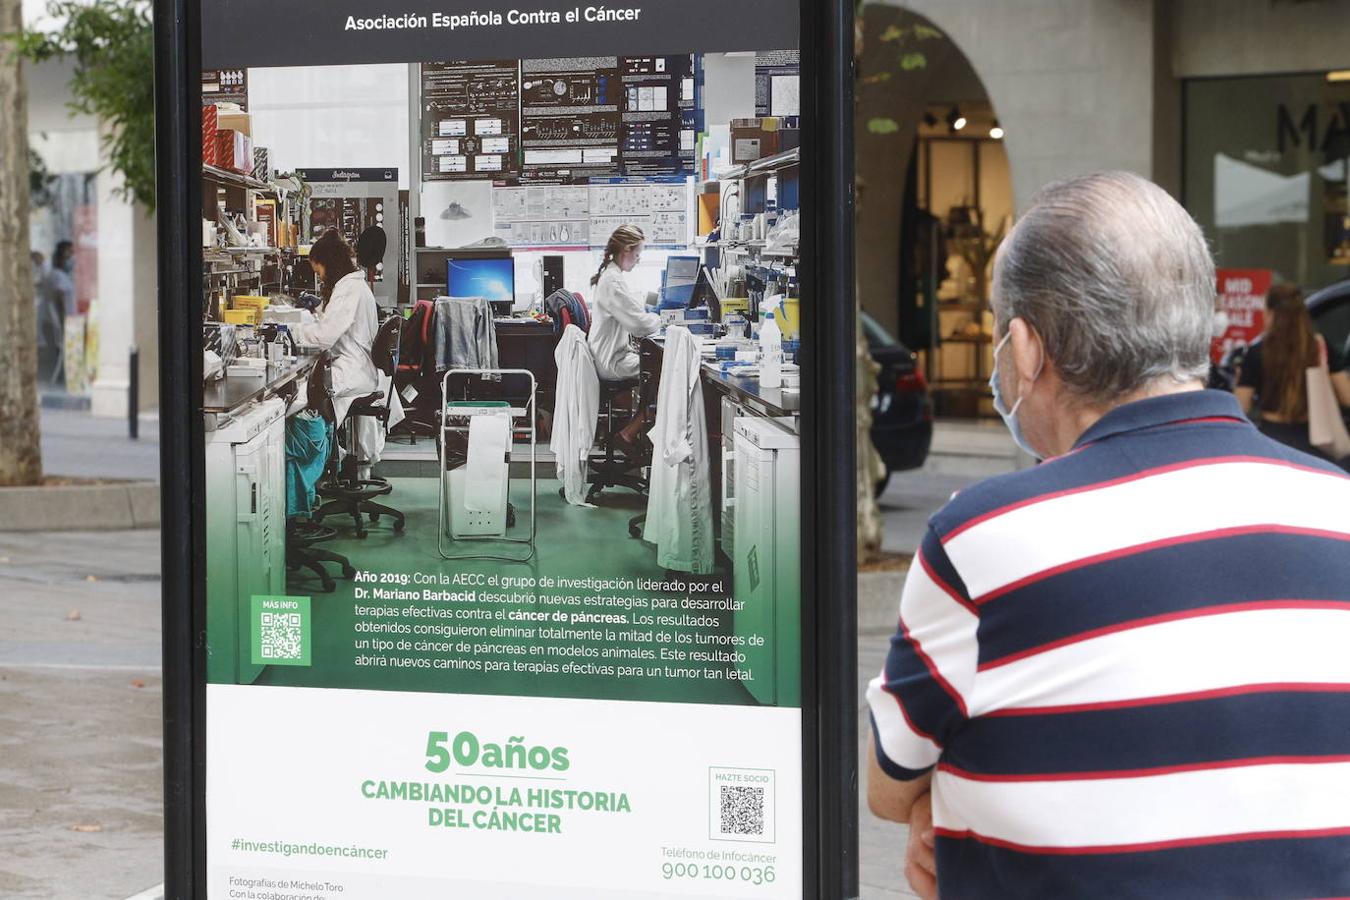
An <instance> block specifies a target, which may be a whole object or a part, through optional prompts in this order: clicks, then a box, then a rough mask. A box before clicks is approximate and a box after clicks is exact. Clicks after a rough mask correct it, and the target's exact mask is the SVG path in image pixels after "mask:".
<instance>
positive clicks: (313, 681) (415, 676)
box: [254, 466, 791, 704]
mask: <svg viewBox="0 0 1350 900" xmlns="http://www.w3.org/2000/svg"><path fill="white" fill-rule="evenodd" d="M549 468H550V470H551V468H552V467H551V466H550V467H549ZM550 474H551V473H550ZM390 482H391V483H392V484H393V487H394V489H393V492H392V493H391V494H390V495H388V496H387V497H384V498H381V500H382V502H384V503H385V504H386V505H388V506H391V507H393V508H395V509H398V510H401V511H402V512H403V513H404V514H405V515H406V516H407V522H406V528H405V530H404V532H403V533H402V534H397V533H395V532H394V530H393V528H392V524H391V523H390V522H389V521H388V520H387V519H381V521H380V522H379V523H377V524H373V525H368V528H369V533H368V536H367V537H366V538H364V539H358V538H356V537H355V535H354V531H353V527H352V523H351V520H350V519H349V518H343V517H339V516H332V517H329V518H328V519H327V520H325V523H324V524H328V525H332V526H334V527H336V528H337V529H338V531H339V536H338V537H337V538H335V539H333V540H329V541H325V542H324V543H323V544H321V546H322V547H323V548H324V549H326V550H330V551H333V552H335V553H340V554H343V555H344V556H346V557H348V559H349V560H350V561H351V564H352V565H353V566H354V567H355V568H356V569H357V570H358V571H359V572H363V573H375V574H376V575H377V576H378V575H380V574H382V573H389V574H392V575H395V576H398V575H401V574H407V575H409V576H410V577H411V576H412V575H414V574H417V575H421V576H423V577H424V578H425V577H426V576H433V577H436V578H438V577H439V576H440V575H442V574H447V575H450V576H453V575H454V574H455V573H462V574H479V573H481V574H483V575H498V576H500V577H508V576H514V577H517V578H520V577H524V578H534V579H539V578H541V577H551V578H555V579H560V578H568V579H580V578H588V577H596V578H609V579H637V578H646V579H658V580H660V579H665V578H667V577H670V578H685V579H688V578H689V576H687V575H680V574H679V573H669V576H668V573H666V572H665V571H664V570H663V569H662V568H661V567H660V566H658V565H657V562H656V549H655V548H654V547H653V546H652V545H650V544H647V543H644V542H643V541H641V540H638V539H635V538H633V537H631V536H630V535H629V521H630V519H632V518H633V517H634V516H637V515H641V514H642V513H643V512H644V511H645V509H646V502H647V501H646V499H645V498H644V497H640V496H638V495H636V494H634V493H632V492H631V491H628V490H624V489H611V490H608V491H606V492H605V493H604V494H603V495H602V496H601V498H600V500H599V502H598V504H597V506H595V507H594V508H589V507H576V506H570V505H568V504H567V503H566V502H565V501H564V500H563V499H562V498H561V497H560V496H559V493H558V486H559V483H558V481H557V480H556V479H553V478H541V479H539V481H538V490H537V497H538V523H537V535H536V539H535V548H536V554H535V556H534V558H533V559H531V560H530V561H529V562H503V561H498V560H459V561H450V560H444V559H442V558H441V556H440V553H439V551H438V546H437V515H438V513H437V497H436V479H435V477H434V476H433V477H430V478H426V477H403V478H391V479H390ZM529 496H530V488H529V480H528V478H513V479H512V481H511V486H510V500H511V502H512V503H513V504H514V506H515V508H516V511H517V521H516V525H515V527H514V528H513V529H512V530H511V532H510V534H511V536H524V535H526V534H528V531H529ZM445 550H446V552H447V553H450V554H469V553H475V552H486V553H500V554H520V555H523V554H524V553H525V552H527V549H526V546H525V545H523V544H509V543H505V542H500V541H494V542H460V541H454V540H452V539H450V538H449V537H447V538H446V539H445ZM335 568H336V567H333V566H330V571H333V570H334V569H335ZM334 574H336V572H334ZM718 574H720V575H722V576H723V579H724V580H723V585H724V589H723V591H722V592H721V594H720V596H723V597H725V596H726V595H728V594H730V584H729V581H730V573H728V572H722V573H717V574H715V575H714V576H712V578H714V579H715V578H717V577H718ZM358 586H359V587H361V588H365V589H367V590H371V589H372V588H374V587H381V586H383V587H388V585H378V584H369V583H365V582H362V583H361V584H360V585H358V584H357V583H356V582H354V581H350V580H344V579H338V581H337V585H336V589H335V590H334V591H333V592H332V593H328V594H325V593H322V592H321V591H320V586H319V584H318V580H317V579H316V578H314V577H313V576H312V575H305V574H303V573H291V575H290V579H289V582H288V591H289V593H290V594H292V595H299V596H305V595H308V596H310V597H311V610H312V612H311V615H312V618H313V631H312V647H313V664H312V665H311V666H308V667H300V666H277V665H272V666H268V667H266V668H265V669H264V670H263V671H262V674H261V675H259V676H258V678H257V679H256V681H255V682H254V683H256V684H269V685H290V686H308V687H341V688H360V689H373V690H420V691H437V692H449V693H472V694H511V695H526V696H549V697H591V698H603V699H624V700H660V701H671V702H695V703H723V704H756V703H758V702H759V701H757V700H756V699H755V698H754V697H752V696H751V693H750V692H749V691H747V690H746V688H745V687H744V686H743V684H742V683H741V682H740V681H738V680H735V678H736V676H734V675H733V677H732V678H730V679H728V678H725V677H717V678H711V677H693V678H691V677H664V674H658V672H657V667H659V666H660V665H661V663H660V662H657V661H649V662H647V663H645V664H639V665H645V666H647V667H650V672H649V673H648V674H643V675H638V676H632V675H628V676H626V677H625V676H617V675H608V674H594V675H592V674H569V675H563V674H543V675H541V674H538V673H532V672H517V671H491V672H486V671H443V670H442V671H436V670H428V669H425V668H402V667H401V668H389V667H374V666H371V665H369V664H368V663H363V664H359V665H358V661H359V660H360V658H361V656H363V655H373V654H363V653H362V652H361V651H360V650H359V649H358V648H357V647H356V646H355V645H354V641H355V640H359V639H360V638H361V637H362V635H361V634H359V633H358V632H357V631H356V630H355V626H356V624H357V622H358V620H359V619H360V618H361V617H358V616H357V614H356V611H355V607H357V606H358V605H360V606H369V605H377V604H378V605H384V606H400V605H401V606H405V607H406V606H408V602H407V601H405V602H403V603H402V604H399V603H395V602H384V601H379V600H374V599H362V600H360V601H357V600H356V599H355V596H354V589H356V588H357V587H358ZM422 587H424V586H419V585H413V584H409V585H408V586H407V587H400V590H417V591H418V592H419V593H420V591H421V589H422ZM433 589H434V590H463V588H455V587H449V586H447V587H444V588H440V587H435V588H433ZM519 593H523V594H529V595H532V597H530V598H525V597H522V598H518V599H517V600H515V601H514V602H513V603H511V604H490V605H487V606H486V607H485V608H488V609H491V610H492V611H493V612H494V614H495V612H496V610H497V609H498V608H503V609H508V610H511V609H525V610H549V611H550V612H552V611H555V610H558V609H559V608H563V609H569V610H570V609H576V608H578V607H576V606H570V607H568V606H565V607H559V606H558V605H556V604H551V603H549V602H547V601H545V600H542V599H540V595H542V594H547V593H554V594H557V593H572V594H584V593H587V592H586V591H576V590H574V591H570V592H565V591H559V590H556V589H554V590H552V591H549V590H547V589H543V588H541V589H538V590H533V591H531V590H528V589H523V590H521V591H520V592H519ZM591 593H594V592H591ZM601 593H609V594H614V593H622V594H624V595H626V596H632V595H633V594H634V593H637V594H642V593H643V592H642V591H640V590H639V591H636V592H634V591H622V592H614V591H610V592H601ZM365 596H366V597H367V598H369V597H370V596H371V595H370V594H366V595H365ZM522 601H523V602H522ZM421 605H423V606H429V605H435V604H434V603H432V604H428V603H421ZM588 608H591V609H595V608H597V607H595V606H590V607H588ZM604 609H605V611H610V612H617V613H624V612H625V610H624V609H623V608H622V607H605V608H604ZM663 612H667V613H675V612H679V613H680V614H681V615H683V614H684V610H678V611H677V610H665V611H663ZM713 615H716V614H715V613H714V614H713ZM366 620H367V621H369V618H368V617H366ZM382 621H395V622H408V623H411V624H424V623H426V622H427V621H428V620H427V619H426V618H418V617H406V618H404V617H395V618H393V619H387V620H382ZM454 624H462V623H459V622H456V623H454ZM475 624H478V623H475ZM481 624H486V625H492V624H495V623H493V622H484V623H481ZM550 624H552V623H550ZM647 630H649V631H650V629H647ZM668 630H670V631H672V632H678V633H679V634H680V635H681V637H684V636H688V638H689V640H688V641H685V642H684V643H688V644H693V643H694V642H695V641H697V642H699V644H701V646H700V647H699V649H707V645H708V639H707V637H706V636H707V635H709V634H718V633H720V634H729V633H730V632H731V631H732V616H731V615H730V614H727V613H722V614H721V616H720V622H719V623H718V624H717V625H715V626H714V627H712V628H709V627H707V624H706V622H705V623H704V624H703V625H702V627H700V626H698V625H690V626H688V627H682V626H679V625H676V626H672V627H670V628H669V629H668ZM696 635H697V636H696ZM382 637H384V636H382ZM386 639H387V638H386ZM411 639H413V640H416V638H415V637H414V638H411ZM430 639H431V640H437V641H442V640H446V638H444V637H436V636H432V637H431V638H430ZM395 640H397V637H395ZM455 640H458V638H456V639H455ZM468 640H470V641H471V642H473V640H474V639H472V638H468ZM484 640H486V641H492V640H497V639H496V638H493V637H488V638H484ZM714 640H715V639H714ZM514 643H517V644H519V643H533V642H530V641H515V642H514ZM572 643H573V644H574V645H577V644H579V645H584V646H593V647H595V648H596V649H597V650H598V651H599V652H601V653H603V648H605V647H610V646H613V645H614V644H615V641H613V640H601V641H594V642H588V641H584V640H583V641H579V642H578V641H573V642H572ZM618 643H620V644H623V643H624V642H623V641H622V640H620V641H619V642H618ZM625 646H630V647H638V646H647V647H652V646H653V645H652V643H651V642H650V641H647V642H643V641H641V640H640V639H639V640H636V641H632V642H629V643H628V644H626V645H625ZM587 652H589V651H587ZM454 655H456V654H451V656H454ZM588 659H589V661H591V662H600V661H603V660H599V659H597V658H596V657H594V656H592V657H583V658H581V659H579V660H578V661H581V662H586V661H588ZM559 661H560V662H566V661H567V660H565V659H564V660H559ZM611 662H613V660H611ZM630 665H631V664H630ZM755 668H757V669H758V668H760V667H759V666H756V667H755ZM768 668H770V669H771V668H773V666H772V664H770V665H769V666H768ZM728 674H729V673H728ZM755 693H757V694H762V693H763V692H762V690H756V691H755ZM779 700H780V702H782V701H784V700H788V698H786V697H782V698H779ZM789 702H791V701H789Z"/></svg>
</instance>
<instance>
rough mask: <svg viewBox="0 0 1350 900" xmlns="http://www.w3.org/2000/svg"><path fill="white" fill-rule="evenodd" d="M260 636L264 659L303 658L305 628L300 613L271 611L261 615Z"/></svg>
mask: <svg viewBox="0 0 1350 900" xmlns="http://www.w3.org/2000/svg"><path fill="white" fill-rule="evenodd" d="M259 622H260V624H261V626H262V627H261V628H260V629H259V633H258V638H259V644H260V650H261V652H262V656H263V658H264V659H303V658H304V651H303V649H302V645H301V641H302V637H303V635H304V629H303V628H302V626H301V624H300V623H301V616H300V614H299V613H295V612H292V613H269V612H265V613H263V614H262V615H261V616H260V617H259Z"/></svg>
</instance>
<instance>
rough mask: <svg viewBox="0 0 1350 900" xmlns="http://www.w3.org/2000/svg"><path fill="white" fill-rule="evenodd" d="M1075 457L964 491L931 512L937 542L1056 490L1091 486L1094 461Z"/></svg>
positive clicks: (1056, 460)
mask: <svg viewBox="0 0 1350 900" xmlns="http://www.w3.org/2000/svg"><path fill="white" fill-rule="evenodd" d="M1085 452H1087V451H1080V453H1085ZM1094 455H1095V454H1094ZM1075 456H1079V454H1073V455H1071V456H1061V457H1058V458H1056V459H1052V460H1047V461H1046V462H1042V463H1040V464H1039V465H1036V466H1033V467H1031V468H1029V469H1019V470H1018V471H1016V472H1006V473H1004V474H1002V475H995V476H993V477H991V478H986V479H984V480H983V481H980V482H977V483H975V484H973V485H971V486H970V487H968V488H964V489H963V490H961V491H958V492H957V493H956V494H954V495H953V496H952V498H951V499H950V500H948V501H947V503H946V504H945V505H944V506H943V507H942V508H941V509H939V510H938V511H937V512H935V513H933V515H932V516H931V517H930V518H929V520H928V524H929V525H930V526H932V528H933V531H935V532H936V533H937V536H938V538H939V539H940V540H946V538H947V537H948V536H949V535H952V534H955V533H957V532H959V531H962V530H964V529H965V528H967V527H969V526H970V525H971V524H973V523H975V522H978V521H983V520H986V519H989V518H992V517H993V516H995V515H998V514H999V513H1000V512H1001V511H1003V510H1008V509H1011V508H1014V507H1017V506H1020V505H1022V504H1024V503H1027V502H1030V501H1033V500H1035V499H1036V498H1037V497H1042V496H1045V495H1047V494H1051V493H1054V492H1056V491H1061V490H1066V489H1070V488H1072V487H1080V486H1086V485H1089V484H1091V483H1092V482H1093V481H1094V480H1096V479H1095V478H1093V477H1092V474H1091V470H1092V469H1093V468H1095V466H1093V463H1094V462H1095V461H1094V460H1085V459H1082V458H1078V459H1074V457H1075ZM1071 460H1072V462H1070V461H1071ZM1084 463H1088V465H1084Z"/></svg>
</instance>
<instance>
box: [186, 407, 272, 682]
mask: <svg viewBox="0 0 1350 900" xmlns="http://www.w3.org/2000/svg"><path fill="white" fill-rule="evenodd" d="M285 412H286V404H285V403H283V402H282V401H281V400H278V399H271V400H266V401H264V402H262V403H257V404H254V405H252V406H250V407H248V408H247V409H246V410H245V411H243V412H241V413H240V414H238V415H236V416H234V417H233V418H232V419H230V420H229V421H228V422H226V423H225V424H224V425H222V426H220V427H218V428H217V429H216V430H215V431H210V432H207V435H206V589H207V594H208V600H207V604H206V608H207V633H208V634H210V635H211V651H210V653H211V656H210V658H209V659H208V660H207V669H208V672H209V673H210V678H211V680H213V681H227V682H230V683H237V684H249V683H251V682H252V681H254V680H255V679H256V678H257V677H258V675H259V674H260V673H261V672H262V670H263V667H262V666H261V665H255V664H254V663H253V662H252V651H251V640H252V633H251V627H252V624H251V618H250V616H251V605H252V602H253V598H254V597H256V596H274V595H279V594H285V593H286V468H285V467H286V453H285V450H286V428H285V421H286V420H285Z"/></svg>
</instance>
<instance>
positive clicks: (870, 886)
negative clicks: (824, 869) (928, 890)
mask: <svg viewBox="0 0 1350 900" xmlns="http://www.w3.org/2000/svg"><path fill="white" fill-rule="evenodd" d="M903 582H904V574H903V573H897V572H866V573H861V574H859V576H858V607H859V614H858V623H859V628H858V673H857V674H858V682H857V684H858V694H857V697H858V773H859V784H858V859H859V884H860V885H861V888H862V897H863V898H864V900H893V898H901V897H914V896H916V895H915V894H914V893H913V892H912V891H911V890H910V888H909V883H908V882H907V881H906V880H905V876H904V872H903V865H904V853H905V842H906V841H907V840H908V839H909V828H908V827H906V826H904V825H897V824H895V823H893V822H885V821H882V820H881V819H878V818H877V817H876V816H874V815H872V813H871V812H870V811H869V810H868V809H867V787H866V783H865V781H866V779H865V775H866V772H867V755H868V754H869V753H871V752H872V740H871V726H870V725H869V723H868V706H867V698H866V692H867V683H868V682H869V681H871V680H872V678H873V677H874V676H875V675H876V673H877V672H880V671H881V666H882V664H883V663H884V662H885V661H886V651H887V649H888V648H889V646H890V637H891V635H892V634H893V633H894V631H895V623H894V613H893V610H895V609H896V608H897V606H898V604H899V600H900V597H899V587H900V585H901V584H903ZM883 609H885V610H891V611H892V612H891V613H889V614H885V613H882V612H880V610H883Z"/></svg>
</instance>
